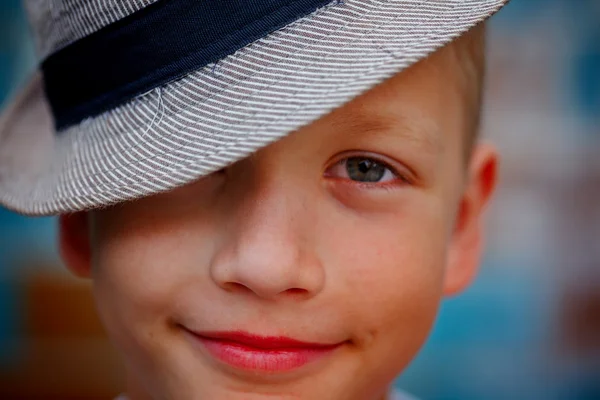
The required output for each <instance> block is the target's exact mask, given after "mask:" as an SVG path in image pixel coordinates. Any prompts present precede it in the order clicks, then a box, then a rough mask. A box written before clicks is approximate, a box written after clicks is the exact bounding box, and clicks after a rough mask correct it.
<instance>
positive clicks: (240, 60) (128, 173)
mask: <svg viewBox="0 0 600 400" xmlns="http://www.w3.org/2000/svg"><path fill="white" fill-rule="evenodd" d="M506 2H507V0H334V1H331V0H257V1H247V0H26V1H25V3H26V8H27V11H28V13H29V17H30V21H31V25H32V28H33V32H34V34H35V36H36V37H35V39H36V43H37V47H38V50H39V53H40V55H41V59H42V63H41V65H40V70H39V72H38V73H36V76H35V77H33V78H32V79H31V81H30V83H29V85H28V86H27V87H26V88H25V90H23V91H22V92H21V93H20V94H19V95H17V97H16V98H15V99H14V101H13V102H12V104H10V105H9V107H8V108H7V110H5V112H4V114H3V115H2V118H1V119H0V204H2V205H4V206H6V207H8V208H10V209H12V210H15V211H17V212H20V213H24V214H30V215H49V214H58V213H65V212H73V211H79V210H85V209H90V208H95V207H101V206H105V205H109V204H113V203H116V202H121V201H124V200H130V199H135V198H139V197H142V196H147V195H150V194H154V193H158V192H161V191H165V190H169V189H172V188H174V187H177V186H180V185H183V184H186V183H189V182H191V181H193V180H196V179H198V178H200V177H202V176H203V175H206V174H208V173H210V172H213V171H215V170H218V169H221V168H223V167H225V166H227V165H229V164H231V163H233V162H235V161H237V160H239V159H241V158H244V157H245V156H247V155H249V154H250V153H252V152H254V151H256V150H258V149H259V148H262V147H264V146H266V145H268V144H269V143H272V142H273V141H275V140H277V139H279V138H281V137H283V136H286V135H288V134H289V133H290V132H292V131H294V130H297V129H298V128H300V127H302V126H304V125H307V124H309V123H310V122H312V121H314V120H316V119H318V118H320V117H321V116H323V115H325V114H327V113H328V112H330V111H331V110H333V109H334V108H337V107H339V106H341V105H343V104H344V103H345V102H347V101H349V100H350V99H352V98H354V97H356V96H357V95H359V94H361V93H363V92H365V91H367V90H368V89H370V88H372V87H373V86H375V85H376V84H378V83H380V82H382V81H383V80H385V79H386V78H389V77H391V76H392V75H394V74H395V73H397V72H399V71H401V70H403V69H405V68H407V67H408V66H410V65H412V64H413V63H415V62H416V61H418V60H420V59H422V58H424V57H426V56H427V55H428V54H430V53H431V52H433V51H435V50H436V49H438V48H439V47H441V46H443V45H445V44H446V43H448V42H449V41H451V40H453V39H454V38H456V37H457V36H459V35H461V34H462V33H464V32H466V31H467V30H469V29H470V28H472V27H473V26H474V25H476V24H477V23H479V22H481V21H483V20H485V19H486V18H488V17H489V16H491V15H492V14H493V13H495V12H496V11H497V10H499V9H500V8H501V7H502V6H503V5H504V4H505V3H506Z"/></svg>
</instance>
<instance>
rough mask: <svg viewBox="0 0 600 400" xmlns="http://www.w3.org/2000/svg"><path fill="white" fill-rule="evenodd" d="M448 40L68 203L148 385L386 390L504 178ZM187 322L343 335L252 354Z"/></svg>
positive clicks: (418, 341) (450, 287) (246, 390)
mask: <svg viewBox="0 0 600 400" xmlns="http://www.w3.org/2000/svg"><path fill="white" fill-rule="evenodd" d="M446 57H448V56H446V55H444V54H443V53H439V54H436V55H434V56H432V57H430V58H429V59H427V60H425V61H423V62H421V63H419V64H417V65H415V66H413V67H412V68H410V69H409V70H407V71H405V72H403V73H400V74H399V75H397V76H395V77H394V78H392V79H390V80H388V81H387V82H385V83H383V84H382V85H380V86H378V87H376V88H375V89H373V90H371V91H369V92H368V93H366V94H365V95H363V96H360V97H358V98H356V99H355V100H353V101H352V102H351V103H349V104H347V105H346V106H344V107H342V108H340V109H338V110H336V111H334V112H333V113H331V114H330V115H328V116H326V117H324V118H322V119H320V120H318V121H317V122H315V123H313V124H311V125H310V126H307V127H304V128H302V129H300V130H299V131H297V132H295V133H293V134H291V135H290V136H288V137H286V138H285V139H282V140H280V141H279V142H277V143H275V144H273V145H271V146H269V147H267V148H265V149H263V150H261V151H259V152H258V153H256V154H255V155H253V156H252V157H250V158H247V159H244V160H242V161H240V162H238V163H236V164H234V165H232V166H230V167H228V168H226V169H225V170H223V171H220V172H218V173H215V174H213V175H211V176H209V177H206V178H204V179H202V180H199V181H197V182H195V183H193V184H190V185H188V186H186V187H182V188H179V189H177V190H174V191H171V192H169V193H164V194H160V195H156V196H153V197H148V198H144V199H141V200H138V201H135V202H129V203H124V204H121V205H118V206H114V207H111V208H108V209H104V210H102V211H95V212H93V213H90V214H85V213H79V214H74V215H70V216H63V217H61V220H60V246H61V253H62V255H63V258H64V260H65V262H66V264H67V266H68V267H69V268H70V269H71V271H72V272H74V273H75V274H76V275H79V276H83V277H89V278H91V279H92V281H93V288H94V295H95V298H96V301H97V305H98V309H99V313H100V316H101V318H102V320H103V322H104V324H105V326H106V328H107V331H108V333H109V336H110V338H111V340H112V341H113V342H114V343H115V345H116V346H117V347H118V349H119V350H120V351H121V353H122V354H123V356H124V360H125V364H126V368H127V371H128V381H129V387H128V395H129V396H130V397H131V398H132V399H134V400H144V399H150V398H153V399H233V400H234V399H246V400H258V399H323V398H327V399H333V400H335V399H339V400H378V399H382V398H384V396H385V395H384V393H385V392H386V390H387V387H388V385H389V384H390V383H391V382H392V381H393V379H394V377H395V376H396V375H397V374H398V373H400V372H401V371H402V370H403V369H404V368H405V367H406V365H407V364H408V363H409V362H410V360H411V359H412V358H413V357H414V356H415V354H416V353H417V351H418V350H419V348H420V347H421V346H422V344H423V342H424V340H425V339H426V337H427V334H428V332H429V330H430V328H431V326H432V323H433V321H434V318H435V316H436V312H437V309H438V305H439V303H440V301H441V300H442V298H443V297H444V296H446V295H451V294H454V293H457V292H459V291H460V290H462V289H463V288H464V287H465V286H466V285H467V284H468V283H469V282H470V281H471V279H472V277H473V275H474V274H475V271H476V269H477V265H478V263H479V258H480V252H481V248H482V232H481V229H480V222H481V221H480V219H481V213H482V210H483V207H484V205H485V204H486V202H487V201H488V199H489V197H490V195H491V193H492V191H493V187H494V185H495V180H496V154H495V152H494V151H493V150H492V149H491V148H489V147H487V146H484V145H482V144H478V145H476V147H475V148H474V149H473V151H472V152H471V153H470V154H471V155H470V157H469V159H468V160H467V161H468V162H465V156H464V154H465V153H466V152H465V148H464V147H465V135H466V133H465V131H466V130H467V128H466V127H467V126H468V122H467V121H466V118H465V115H466V114H468V113H466V112H465V110H464V109H463V108H464V103H465V102H464V99H463V94H461V91H460V90H457V88H456V85H453V84H448V82H455V81H457V76H458V74H459V73H460V72H459V71H458V67H457V66H456V65H454V64H453V63H452V62H449V60H447V59H446ZM357 158H359V159H358V160H357ZM365 159H366V163H365ZM368 160H372V161H373V162H375V163H376V164H375V165H374V166H372V168H371V170H370V171H371V172H370V174H371V175H370V177H369V180H370V182H364V180H365V175H363V174H361V173H360V171H358V172H357V171H356V166H357V165H358V163H357V161H358V162H361V161H362V164H361V165H362V166H363V167H364V166H366V165H367V164H368ZM88 233H89V234H88ZM186 329H187V330H196V331H240V330H241V331H246V332H250V333H254V334H257V335H264V336H287V337H291V338H295V339H298V340H302V341H308V342H319V343H341V345H340V346H339V347H338V348H336V349H335V350H334V351H333V352H331V353H330V354H329V355H327V356H326V357H324V358H323V359H321V360H319V361H317V362H314V363H310V364H308V365H305V366H304V367H302V368H299V369H297V370H293V371H291V372H286V373H258V372H244V371H241V370H238V369H235V368H233V367H229V366H227V365H225V364H223V363H220V362H218V361H216V360H215V359H214V358H212V357H211V356H210V355H208V354H207V353H206V352H205V351H202V350H201V349H200V347H199V346H197V345H195V344H194V343H193V341H191V340H190V338H189V335H188V334H187V333H186Z"/></svg>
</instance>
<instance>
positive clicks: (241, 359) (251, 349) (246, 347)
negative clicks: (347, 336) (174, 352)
mask: <svg viewBox="0 0 600 400" xmlns="http://www.w3.org/2000/svg"><path fill="white" fill-rule="evenodd" d="M188 332H189V333H191V334H192V337H193V338H194V339H196V341H197V342H200V343H201V344H202V345H203V347H204V348H205V349H206V350H208V352H209V353H210V354H211V355H212V356H213V357H215V358H216V359H218V360H219V361H221V362H224V363H226V364H228V365H230V366H232V367H235V368H238V369H244V370H253V371H263V372H285V371H290V370H292V369H296V368H299V367H301V366H303V365H305V364H308V363H310V362H313V361H317V360H319V359H321V358H322V357H324V356H326V355H328V354H329V353H331V352H332V351H333V350H335V349H336V348H337V347H339V346H340V345H341V343H337V344H327V343H311V342H303V341H300V340H296V339H292V338H288V337H284V336H259V335H254V334H250V333H246V332H240V331H237V332H191V331H189V330H188Z"/></svg>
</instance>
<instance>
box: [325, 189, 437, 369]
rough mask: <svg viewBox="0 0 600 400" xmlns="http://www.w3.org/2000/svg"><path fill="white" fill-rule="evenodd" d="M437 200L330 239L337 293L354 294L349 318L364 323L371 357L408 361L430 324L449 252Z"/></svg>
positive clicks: (361, 338) (361, 337)
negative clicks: (392, 356) (338, 291)
mask: <svg viewBox="0 0 600 400" xmlns="http://www.w3.org/2000/svg"><path fill="white" fill-rule="evenodd" d="M439 204H442V203H441V202H437V201H435V200H433V201H430V202H429V205H427V202H426V201H424V202H421V203H420V204H419V205H417V206H415V207H410V205H409V204H408V203H407V204H406V207H404V209H403V210H404V211H402V212H398V213H389V214H386V215H385V217H382V218H375V219H368V218H365V219H363V220H361V221H360V222H355V223H354V224H353V225H354V226H353V227H350V226H346V227H344V229H343V230H342V231H340V232H338V233H339V234H338V235H336V238H335V239H334V240H332V242H330V243H329V245H330V247H332V248H336V249H337V250H336V252H335V254H336V256H335V257H336V258H337V260H336V261H335V263H333V265H336V266H337V268H336V269H335V273H336V274H337V278H335V279H332V280H333V281H336V280H337V281H339V282H343V286H342V285H340V286H339V288H338V289H339V290H340V291H344V293H343V294H342V293H339V294H338V296H340V298H345V299H348V301H347V303H346V304H345V305H344V307H345V309H346V310H347V313H349V314H350V318H349V320H352V321H354V322H355V325H356V326H357V327H360V328H357V330H356V335H357V342H358V343H360V344H362V345H363V346H365V347H366V348H368V349H370V351H367V352H365V354H366V355H367V357H371V360H370V361H365V362H367V363H368V362H371V363H373V364H377V363H381V361H382V360H391V361H390V362H393V363H396V364H394V368H397V367H398V366H399V365H402V366H403V365H405V364H407V363H408V362H409V361H410V359H411V358H412V357H413V356H414V354H415V353H416V352H417V350H418V349H419V348H420V346H421V344H422V343H423V341H424V340H425V338H426V336H427V333H428V332H429V330H430V328H431V325H432V323H433V321H434V319H435V315H436V312H437V308H438V304H439V302H440V299H441V297H442V282H443V276H444V268H445V260H446V251H447V250H446V247H447V243H446V242H447V235H446V230H447V229H446V224H447V220H448V218H447V216H446V213H445V211H444V209H443V207H440V206H439ZM332 254H333V253H332ZM386 354H388V355H387V356H386ZM389 354H396V357H394V358H390V357H389ZM394 368H391V369H394Z"/></svg>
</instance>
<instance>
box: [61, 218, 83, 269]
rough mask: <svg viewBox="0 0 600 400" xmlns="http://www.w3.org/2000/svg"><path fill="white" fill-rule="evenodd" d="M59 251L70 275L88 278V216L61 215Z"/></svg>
mask: <svg viewBox="0 0 600 400" xmlns="http://www.w3.org/2000/svg"><path fill="white" fill-rule="evenodd" d="M58 228H59V229H58V232H59V234H58V240H59V244H58V245H59V251H60V256H61V257H62V259H63V262H64V263H65V265H66V266H67V268H68V269H69V271H71V273H72V274H73V275H75V276H77V277H80V278H89V276H90V272H91V244H90V234H89V222H88V214H87V213H85V212H79V213H75V214H68V215H61V216H60V217H59V227H58Z"/></svg>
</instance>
